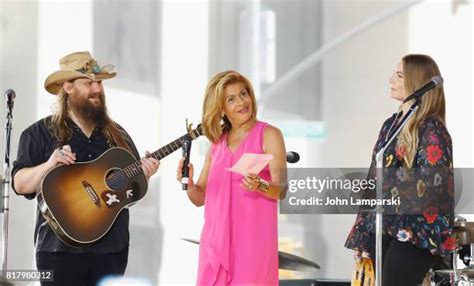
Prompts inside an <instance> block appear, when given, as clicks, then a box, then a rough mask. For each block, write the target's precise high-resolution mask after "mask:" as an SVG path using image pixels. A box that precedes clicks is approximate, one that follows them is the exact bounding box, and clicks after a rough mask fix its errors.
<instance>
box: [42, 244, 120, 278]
mask: <svg viewBox="0 0 474 286" xmlns="http://www.w3.org/2000/svg"><path fill="white" fill-rule="evenodd" d="M127 262H128V247H126V248H125V249H123V250H122V251H121V252H118V253H110V254H72V253H58V252H37V253H36V266H37V268H38V270H53V279H54V280H53V281H52V282H42V283H41V285H47V286H52V285H54V286H55V285H58V286H63V285H71V286H74V285H77V286H79V285H81V286H86V285H90V286H95V285H96V283H97V282H98V281H100V279H102V278H103V277H104V276H107V275H123V274H124V273H125V268H126V267H127Z"/></svg>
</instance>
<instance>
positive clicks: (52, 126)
mask: <svg viewBox="0 0 474 286" xmlns="http://www.w3.org/2000/svg"><path fill="white" fill-rule="evenodd" d="M68 97H69V95H68V94H67V93H66V91H65V90H64V89H61V90H60V91H59V93H58V94H57V102H56V104H55V106H54V109H53V115H52V117H51V121H49V122H46V127H47V128H48V131H49V132H50V133H51V135H53V137H54V138H55V139H56V141H57V142H58V147H60V146H62V145H65V144H68V142H69V140H70V139H71V136H72V131H71V128H70V126H69V125H68V123H67V119H68V117H69V116H68V111H69V109H68V108H69V107H68ZM104 104H105V102H104ZM97 127H98V128H100V129H101V130H102V132H103V134H104V135H105V137H106V138H107V140H108V142H109V145H111V146H118V147H122V148H125V149H127V150H128V151H130V152H132V149H131V147H130V146H129V144H128V143H127V141H126V140H125V131H124V130H122V129H120V128H119V127H118V125H117V123H115V122H114V121H113V120H112V119H111V118H110V117H109V115H108V114H107V110H105V116H104V122H102V124H100V126H97ZM132 153H133V152H132Z"/></svg>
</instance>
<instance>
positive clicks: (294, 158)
mask: <svg viewBox="0 0 474 286" xmlns="http://www.w3.org/2000/svg"><path fill="white" fill-rule="evenodd" d="M299 160H300V155H299V154H298V153H296V152H294V151H289V152H286V162H288V163H296V162H298V161H299Z"/></svg>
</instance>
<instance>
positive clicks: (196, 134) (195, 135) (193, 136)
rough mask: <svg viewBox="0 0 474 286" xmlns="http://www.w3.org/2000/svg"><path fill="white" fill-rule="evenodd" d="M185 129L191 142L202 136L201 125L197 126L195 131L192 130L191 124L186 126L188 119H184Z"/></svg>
mask: <svg viewBox="0 0 474 286" xmlns="http://www.w3.org/2000/svg"><path fill="white" fill-rule="evenodd" d="M186 129H187V130H188V134H189V136H190V137H191V139H192V140H194V139H196V138H198V137H199V136H201V135H203V132H202V126H201V123H199V124H198V126H197V127H196V129H193V124H192V123H189V124H188V119H186Z"/></svg>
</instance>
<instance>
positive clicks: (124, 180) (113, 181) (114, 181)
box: [105, 169, 128, 191]
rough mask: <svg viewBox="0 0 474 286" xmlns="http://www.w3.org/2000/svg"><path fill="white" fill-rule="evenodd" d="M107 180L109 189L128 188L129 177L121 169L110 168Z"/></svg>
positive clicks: (120, 189)
mask: <svg viewBox="0 0 474 286" xmlns="http://www.w3.org/2000/svg"><path fill="white" fill-rule="evenodd" d="M105 182H106V184H107V186H108V187H109V189H111V190H113V191H125V190H127V189H128V177H127V175H126V174H125V172H124V171H123V170H121V169H112V170H110V171H109V172H108V173H107V175H106V177H105Z"/></svg>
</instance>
